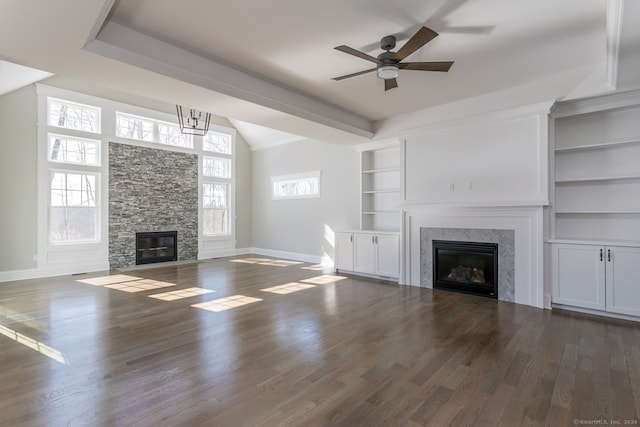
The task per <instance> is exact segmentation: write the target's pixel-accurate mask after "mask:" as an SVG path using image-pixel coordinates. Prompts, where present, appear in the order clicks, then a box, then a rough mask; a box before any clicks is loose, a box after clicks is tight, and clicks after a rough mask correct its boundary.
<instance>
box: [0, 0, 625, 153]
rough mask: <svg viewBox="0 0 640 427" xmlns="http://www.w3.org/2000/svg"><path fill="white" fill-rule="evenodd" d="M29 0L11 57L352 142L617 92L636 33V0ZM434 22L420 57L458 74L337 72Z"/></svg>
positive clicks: (10, 17)
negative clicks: (431, 122)
mask: <svg viewBox="0 0 640 427" xmlns="http://www.w3.org/2000/svg"><path fill="white" fill-rule="evenodd" d="M26 3H28V2H19V1H17V0H14V1H9V2H8V4H7V2H5V4H4V5H3V9H4V10H3V16H2V17H0V58H1V57H4V58H6V59H9V60H13V61H14V62H17V63H22V64H25V65H28V66H33V67H36V68H41V69H45V70H47V71H51V72H53V73H56V74H58V75H61V76H65V77H69V78H75V79H80V80H83V81H86V82H93V83H96V84H101V85H103V86H105V87H112V88H114V89H118V90H119V91H123V92H130V93H132V94H135V95H141V96H146V97H149V98H151V99H154V100H161V101H165V102H168V103H172V104H173V103H180V104H183V105H190V106H194V107H197V108H202V109H207V110H208V111H212V112H214V113H215V114H218V115H222V116H226V117H228V118H230V119H232V120H237V121H241V122H247V123H252V124H256V125H259V126H265V127H269V128H273V129H277V130H278V131H280V132H286V133H287V134H293V135H300V136H303V137H309V138H314V139H323V140H328V141H337V142H346V143H354V142H364V141H366V140H368V139H370V138H376V137H379V136H381V135H382V134H389V129H386V127H387V125H389V124H393V127H394V128H395V129H396V130H402V128H403V126H404V127H406V126H407V125H406V124H403V117H410V118H411V123H412V125H415V118H416V117H421V118H425V117H427V116H428V115H429V112H430V111H433V110H434V109H437V108H441V107H442V106H452V105H457V104H458V103H461V102H465V100H469V99H473V100H475V101H474V102H475V103H476V104H478V105H480V104H483V103H482V102H480V101H478V100H482V99H485V98H486V99H487V100H493V101H495V100H498V99H499V100H500V101H499V102H498V101H496V102H493V101H492V102H493V105H489V103H487V102H485V103H484V106H483V107H478V108H485V109H486V110H487V111H489V110H491V109H499V108H506V107H508V106H510V105H508V104H511V105H522V104H525V103H530V102H536V101H540V100H548V99H562V98H566V97H572V96H590V95H596V94H599V93H603V92H606V91H611V90H613V89H614V88H613V87H611V82H612V81H615V79H612V78H611V75H610V74H611V73H609V75H608V74H607V65H608V61H609V62H610V61H611V60H612V58H613V59H614V60H617V58H616V57H615V54H614V55H612V46H613V48H615V47H616V45H615V43H616V42H617V41H616V40H615V39H614V40H613V42H614V44H613V45H612V37H611V34H614V35H615V34H621V33H622V34H624V31H622V32H620V31H618V32H617V33H616V32H615V29H616V28H614V31H613V32H612V29H611V23H610V24H609V28H607V5H609V8H610V10H611V9H614V10H618V9H619V8H618V9H616V8H615V7H612V5H613V6H616V5H618V6H620V5H622V4H623V0H609V1H608V2H605V1H602V0H563V1H562V2H561V3H559V2H557V1H556V0H536V1H529V2H514V1H512V0H437V1H429V2H425V1H423V0H407V1H404V2H402V4H397V3H394V2H388V1H382V0H355V1H349V2H344V1H338V0H325V1H323V2H311V1H302V2H301V1H294V0H272V1H269V2H254V1H248V0H235V1H233V2H231V1H225V2H206V1H196V0H187V1H181V2H176V1H174V0H137V1H135V2H130V1H120V2H115V1H113V0H110V1H99V0H92V1H86V2H81V3H80V4H78V3H77V2H73V1H71V0H60V1H58V2H43V3H41V4H39V5H38V9H35V10H31V8H30V6H29V5H27V4H26ZM52 3H55V5H54V4H52ZM627 3H629V2H628V1H627ZM5 12H6V13H5ZM609 15H610V17H611V12H610V14H609ZM27 17H28V19H29V25H26V22H25V20H26V19H27ZM614 25H618V26H621V25H622V22H621V21H618V22H617V24H616V23H615V22H614ZM421 26H427V27H429V28H432V29H433V30H435V31H436V32H438V33H439V36H438V37H437V38H436V39H434V40H433V41H431V42H429V43H428V44H427V45H426V46H424V47H423V48H421V49H420V50H418V51H416V52H415V53H414V54H412V55H411V56H410V57H409V58H407V60H410V61H441V60H453V61H455V64H454V65H453V67H452V68H451V70H450V71H449V72H448V73H437V72H418V71H410V70H401V71H400V75H399V77H398V83H399V87H398V88H397V89H393V90H390V91H386V92H385V91H384V85H383V82H382V80H380V79H378V78H377V77H376V75H375V73H369V74H365V75H362V76H358V77H354V78H350V79H346V80H342V81H338V82H337V81H334V80H332V77H336V76H339V75H343V74H348V73H353V72H357V71H361V70H364V69H367V68H371V63H370V62H367V61H365V60H362V59H360V58H357V57H354V56H351V55H346V54H344V53H342V52H339V51H336V50H334V47H335V46H338V45H342V44H345V45H348V46H350V47H353V48H355V49H358V50H361V51H363V52H366V53H368V54H370V55H372V56H377V55H378V54H379V53H381V52H382V51H381V50H380V46H379V43H380V38H381V37H383V36H386V35H395V36H396V37H397V38H398V46H401V45H402V44H403V43H404V42H405V41H406V40H407V39H408V38H409V37H410V36H411V35H412V34H414V33H415V32H416V31H417V30H418V29H419V28H420V27H421ZM622 28H623V29H624V26H623V27H622ZM11 40H21V43H20V44H15V43H12V42H11ZM627 50H631V49H628V48H627ZM614 53H615V52H614ZM628 75H629V74H627V76H628ZM634 84H637V82H635V81H631V82H628V81H626V80H625V87H627V88H628V87H633V86H634ZM510 91H513V93H517V94H518V96H517V97H513V96H509V94H510V93H511V92H510ZM495 94H502V95H501V96H496V95H495ZM483 97H484V98H483ZM501 104H502V105H501ZM383 130H384V132H383ZM282 137H283V138H290V137H291V136H290V135H284V134H283V135H282Z"/></svg>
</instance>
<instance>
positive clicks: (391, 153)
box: [360, 141, 401, 231]
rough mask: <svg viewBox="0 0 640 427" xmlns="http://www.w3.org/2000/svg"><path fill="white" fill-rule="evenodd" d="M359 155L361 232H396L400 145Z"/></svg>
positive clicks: (391, 143)
mask: <svg viewBox="0 0 640 427" xmlns="http://www.w3.org/2000/svg"><path fill="white" fill-rule="evenodd" d="M360 155H361V171H362V172H361V174H360V189H361V192H360V193H361V194H360V197H361V202H360V208H361V209H360V212H361V224H360V227H361V229H362V230H378V231H400V194H401V190H400V144H399V142H396V141H394V142H389V143H384V144H380V145H379V146H376V147H372V148H369V149H364V150H362V151H361V152H360Z"/></svg>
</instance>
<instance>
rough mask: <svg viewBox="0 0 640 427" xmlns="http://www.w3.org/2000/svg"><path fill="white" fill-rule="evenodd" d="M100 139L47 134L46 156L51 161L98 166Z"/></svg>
mask: <svg viewBox="0 0 640 427" xmlns="http://www.w3.org/2000/svg"><path fill="white" fill-rule="evenodd" d="M99 147H100V141H97V140H93V139H82V138H73V137H69V136H63V135H55V134H49V146H48V157H49V161H51V162H58V163H73V164H77V165H89V166H100V157H99V152H100V150H99Z"/></svg>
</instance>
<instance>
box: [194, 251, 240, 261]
mask: <svg viewBox="0 0 640 427" xmlns="http://www.w3.org/2000/svg"><path fill="white" fill-rule="evenodd" d="M251 249H252V248H224V249H208V250H203V251H200V252H198V260H204V259H211V258H223V257H228V256H238V255H248V254H250V253H252V252H251Z"/></svg>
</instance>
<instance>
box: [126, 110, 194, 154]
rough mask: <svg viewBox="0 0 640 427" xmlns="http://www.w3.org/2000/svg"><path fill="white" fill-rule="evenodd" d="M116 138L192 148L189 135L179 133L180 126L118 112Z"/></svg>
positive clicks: (191, 139) (191, 140)
mask: <svg viewBox="0 0 640 427" xmlns="http://www.w3.org/2000/svg"><path fill="white" fill-rule="evenodd" d="M116 136H119V137H121V138H127V139H136V140H138V141H146V142H155V143H158V144H164V145H173V146H175V147H182V148H193V138H192V137H191V135H184V134H183V133H182V132H180V126H178V125H176V124H173V123H167V122H162V121H159V120H154V119H150V118H148V117H139V116H134V115H133V114H126V113H122V112H120V111H118V112H116Z"/></svg>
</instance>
